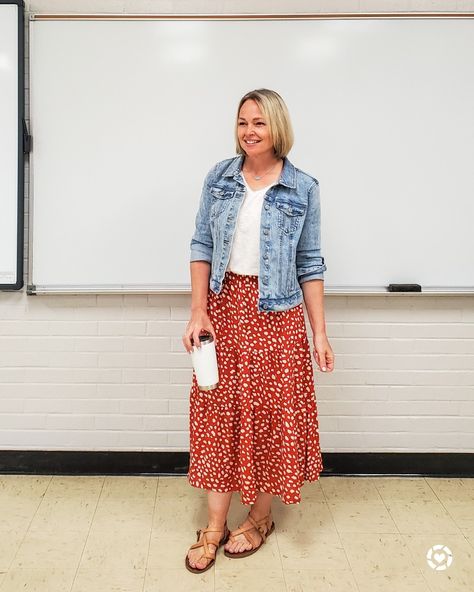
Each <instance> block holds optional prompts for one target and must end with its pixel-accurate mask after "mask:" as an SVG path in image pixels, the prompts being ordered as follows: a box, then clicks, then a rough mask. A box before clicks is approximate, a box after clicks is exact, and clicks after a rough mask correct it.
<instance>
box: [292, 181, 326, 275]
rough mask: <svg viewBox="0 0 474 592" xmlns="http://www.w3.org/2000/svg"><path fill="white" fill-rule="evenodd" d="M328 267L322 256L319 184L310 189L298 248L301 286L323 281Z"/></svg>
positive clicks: (297, 262)
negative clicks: (310, 282)
mask: <svg viewBox="0 0 474 592" xmlns="http://www.w3.org/2000/svg"><path fill="white" fill-rule="evenodd" d="M326 269H327V267H326V265H325V263H324V257H323V256H322V254H321V204H320V197H319V183H318V182H317V181H315V183H314V184H313V185H311V187H310V188H309V194H308V208H307V211H306V216H305V220H304V224H303V229H302V231H301V236H300V239H299V241H298V245H297V247H296V274H297V276H298V282H299V283H300V284H302V283H304V282H307V281H309V280H316V279H317V280H323V279H324V272H325V271H326Z"/></svg>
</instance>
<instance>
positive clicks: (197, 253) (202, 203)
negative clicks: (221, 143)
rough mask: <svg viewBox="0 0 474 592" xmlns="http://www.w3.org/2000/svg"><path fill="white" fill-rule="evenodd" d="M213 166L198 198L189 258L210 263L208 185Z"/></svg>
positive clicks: (213, 169) (210, 236)
mask: <svg viewBox="0 0 474 592" xmlns="http://www.w3.org/2000/svg"><path fill="white" fill-rule="evenodd" d="M215 168H216V167H215V166H214V167H213V168H212V169H211V170H210V171H209V172H208V173H207V175H206V178H205V179H204V184H203V187H202V191H201V198H200V200H199V208H198V211H197V214H196V218H195V229H194V234H193V236H192V238H191V243H190V258H189V260H190V261H191V262H192V261H207V262H208V263H212V252H213V248H214V242H213V240H212V234H211V225H210V217H209V213H210V201H209V191H208V186H209V184H210V183H211V182H212V179H213V178H214V171H215Z"/></svg>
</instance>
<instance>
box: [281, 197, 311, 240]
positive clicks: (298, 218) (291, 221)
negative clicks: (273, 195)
mask: <svg viewBox="0 0 474 592" xmlns="http://www.w3.org/2000/svg"><path fill="white" fill-rule="evenodd" d="M275 206H276V207H277V209H278V227H279V228H280V229H281V230H283V232H284V233H285V234H290V233H292V232H295V231H296V230H298V228H299V226H300V224H301V222H302V220H303V218H304V214H305V212H306V208H305V206H303V205H301V204H296V203H293V202H286V201H276V202H275Z"/></svg>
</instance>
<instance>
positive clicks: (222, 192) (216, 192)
mask: <svg viewBox="0 0 474 592" xmlns="http://www.w3.org/2000/svg"><path fill="white" fill-rule="evenodd" d="M209 192H210V194H211V195H212V202H211V210H210V214H209V215H210V218H211V220H212V219H213V218H216V217H217V216H219V214H221V213H222V212H223V211H224V210H225V209H226V206H227V204H228V203H229V201H228V200H229V199H231V198H232V197H233V196H234V191H229V190H228V189H226V188H225V187H218V186H213V187H210V188H209Z"/></svg>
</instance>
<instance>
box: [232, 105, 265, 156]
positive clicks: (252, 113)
mask: <svg viewBox="0 0 474 592" xmlns="http://www.w3.org/2000/svg"><path fill="white" fill-rule="evenodd" d="M237 134H238V138H239V144H240V147H241V148H242V150H243V151H244V152H245V153H246V154H247V155H248V156H257V155H258V156H261V155H263V154H270V155H273V154H274V150H273V140H272V135H271V130H270V126H269V124H268V120H267V118H266V117H265V116H264V114H263V113H262V112H261V110H260V107H259V106H258V105H257V103H256V102H255V101H254V100H253V99H248V100H247V101H245V103H244V104H243V105H242V107H241V108H240V111H239V116H238V121H237Z"/></svg>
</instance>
